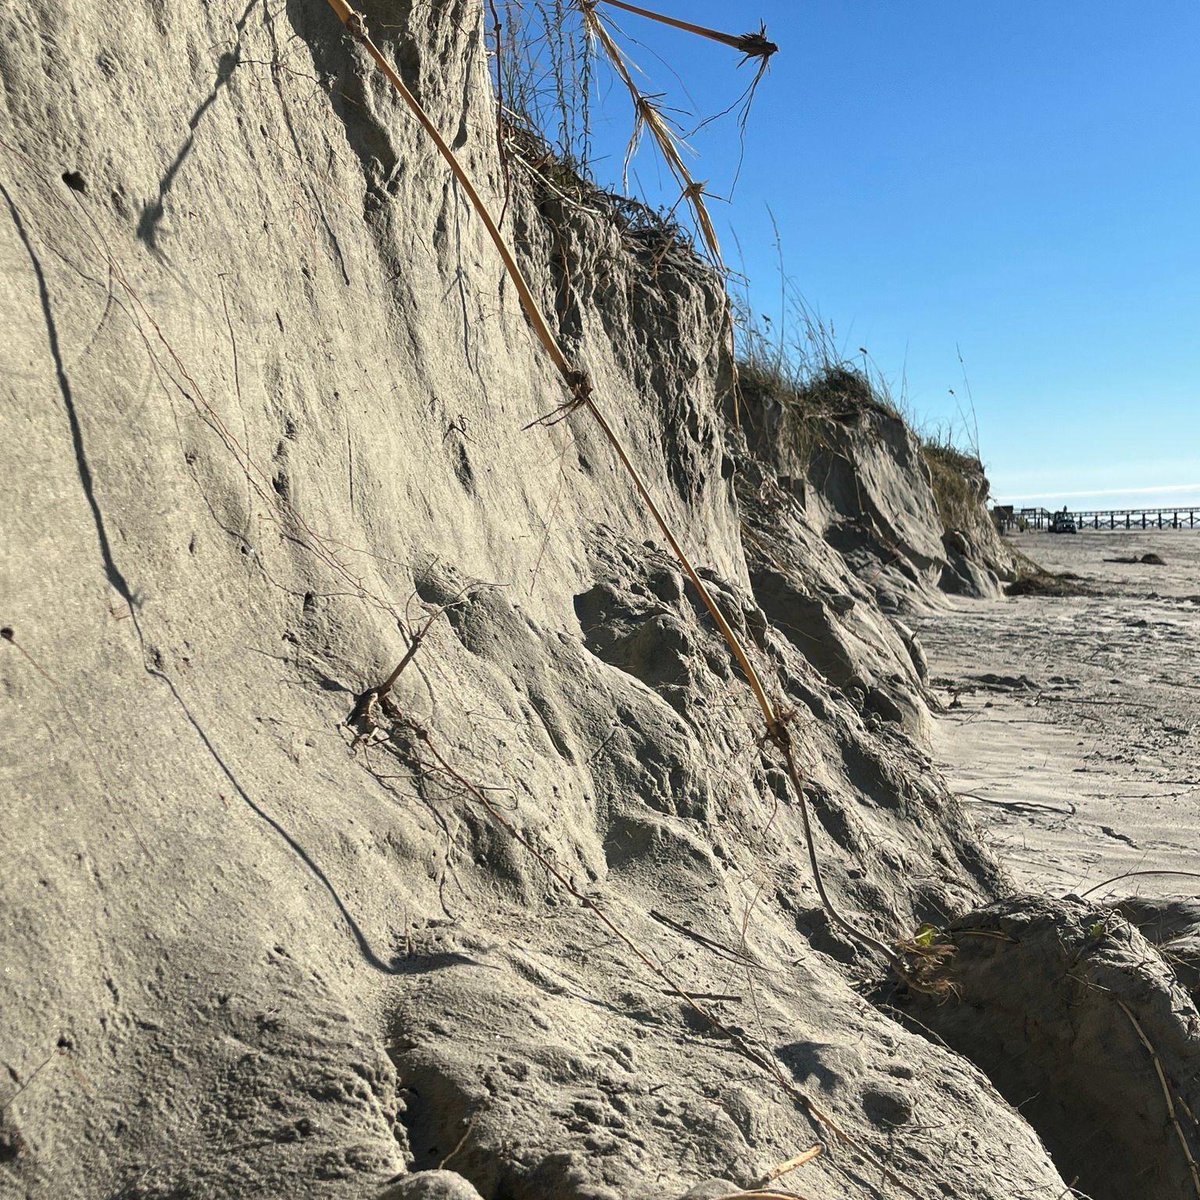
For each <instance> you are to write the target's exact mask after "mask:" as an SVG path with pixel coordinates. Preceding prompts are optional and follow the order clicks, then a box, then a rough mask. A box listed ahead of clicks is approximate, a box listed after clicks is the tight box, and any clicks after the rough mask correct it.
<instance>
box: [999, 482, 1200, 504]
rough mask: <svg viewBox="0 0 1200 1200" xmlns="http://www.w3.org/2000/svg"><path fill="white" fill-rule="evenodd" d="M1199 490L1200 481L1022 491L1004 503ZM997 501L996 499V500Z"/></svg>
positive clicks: (1157, 494)
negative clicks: (1064, 490)
mask: <svg viewBox="0 0 1200 1200" xmlns="http://www.w3.org/2000/svg"><path fill="white" fill-rule="evenodd" d="M1186 492H1200V483H1168V484H1163V485H1161V486H1156V487H1135V488H1094V489H1090V490H1088V491H1073V492H1024V493H1020V494H1018V495H1015V496H1014V495H1006V497H1005V502H1006V503H1015V502H1017V501H1020V500H1077V499H1080V498H1082V497H1089V496H1163V495H1169V494H1171V493H1186ZM996 502H997V503H998V502H999V501H998V500H997V501H996ZM1168 503H1169V502H1168ZM1150 507H1152V508H1163V507H1164V505H1162V504H1154V505H1151V506H1150Z"/></svg>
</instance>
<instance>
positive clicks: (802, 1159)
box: [723, 1142, 825, 1200]
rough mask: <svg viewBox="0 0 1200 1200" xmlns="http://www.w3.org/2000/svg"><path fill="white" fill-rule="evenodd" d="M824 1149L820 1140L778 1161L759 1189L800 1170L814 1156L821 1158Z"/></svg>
mask: <svg viewBox="0 0 1200 1200" xmlns="http://www.w3.org/2000/svg"><path fill="white" fill-rule="evenodd" d="M824 1149H825V1147H824V1146H822V1145H821V1143H820V1142H818V1143H817V1144H816V1145H815V1146H810V1147H809V1148H808V1149H807V1150H805V1151H804V1152H803V1153H801V1154H797V1155H795V1156H793V1157H792V1158H789V1159H786V1160H785V1161H784V1162H781V1163H776V1165H775V1166H773V1167H772V1168H771V1169H770V1170H769V1171H768V1172H767V1173H766V1174H765V1175H764V1176H763V1177H762V1181H761V1182H760V1183H759V1189H762V1188H765V1187H766V1186H767V1184H768V1183H774V1182H775V1180H776V1179H780V1178H782V1177H783V1176H784V1175H790V1174H791V1172H792V1171H796V1170H799V1168H801V1167H805V1166H807V1165H808V1164H809V1163H810V1162H812V1161H813V1159H814V1158H819V1157H820V1156H821V1152H822V1151H823V1150H824ZM742 1194H743V1195H745V1194H746V1193H742ZM751 1194H752V1195H756V1196H762V1195H765V1194H766V1193H764V1192H762V1191H761V1190H756V1191H754V1192H753V1193H751ZM723 1200H728V1197H724V1198H723Z"/></svg>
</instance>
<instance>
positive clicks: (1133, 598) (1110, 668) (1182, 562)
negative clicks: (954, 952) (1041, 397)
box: [920, 530, 1200, 898]
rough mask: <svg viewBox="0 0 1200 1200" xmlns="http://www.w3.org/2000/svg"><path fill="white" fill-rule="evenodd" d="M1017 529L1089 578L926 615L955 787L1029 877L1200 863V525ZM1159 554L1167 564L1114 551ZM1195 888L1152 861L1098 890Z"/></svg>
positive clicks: (1074, 879)
mask: <svg viewBox="0 0 1200 1200" xmlns="http://www.w3.org/2000/svg"><path fill="white" fill-rule="evenodd" d="M1013 542H1014V544H1015V545H1016V547H1017V548H1018V549H1019V550H1021V551H1022V552H1023V553H1024V554H1026V555H1028V556H1029V557H1030V558H1032V559H1034V560H1035V561H1036V562H1038V563H1040V564H1041V565H1042V566H1044V567H1046V568H1047V569H1048V570H1052V571H1056V572H1064V571H1069V572H1073V573H1075V574H1077V575H1079V576H1080V577H1081V582H1082V583H1083V584H1084V585H1085V586H1086V587H1087V588H1088V589H1089V590H1090V591H1091V592H1092V593H1093V594H1090V595H1086V596H1074V597H1068V598H1057V597H1043V596H1030V597H1020V598H1013V599H1006V600H999V601H985V602H980V601H970V600H968V601H957V600H955V601H951V608H950V610H949V611H948V612H944V613H938V614H937V615H933V616H930V617H928V618H926V619H925V620H924V621H923V622H922V623H921V624H920V634H921V637H922V639H923V641H924V642H925V645H926V648H927V651H928V655H929V663H930V675H931V679H932V681H933V682H934V686H935V689H936V691H937V695H938V698H939V699H940V700H941V702H942V704H943V706H944V711H943V712H942V713H941V714H940V716H939V719H938V722H937V732H936V734H935V747H934V753H935V757H936V758H937V760H938V762H939V764H940V765H941V766H942V768H943V770H944V771H945V772H946V774H947V777H948V779H949V780H950V784H951V787H952V788H953V790H954V791H956V792H957V793H959V794H960V795H961V796H962V797H963V798H964V802H965V803H966V805H967V806H968V808H969V810H970V812H971V815H972V817H973V819H974V820H975V821H976V823H977V824H978V825H979V827H980V828H981V829H982V830H983V831H984V832H985V835H986V837H987V839H988V840H989V842H990V843H991V845H992V846H993V848H994V849H995V851H996V853H997V854H998V855H999V857H1000V858H1001V859H1002V861H1003V862H1004V863H1005V865H1006V866H1007V867H1008V868H1009V870H1010V871H1011V872H1012V873H1013V874H1014V875H1015V876H1016V878H1017V879H1018V880H1019V881H1020V882H1022V883H1024V884H1027V885H1028V886H1029V887H1030V888H1036V889H1047V890H1049V891H1051V892H1055V893H1059V894H1063V893H1070V892H1074V893H1076V894H1081V893H1084V892H1086V891H1088V890H1089V889H1091V888H1093V887H1096V885H1098V884H1101V883H1103V882H1104V881H1105V880H1107V879H1109V878H1110V877H1112V876H1116V875H1121V874H1123V873H1125V872H1150V871H1195V872H1200V852H1198V850H1197V847H1198V846H1200V675H1198V672H1197V669H1196V648H1197V644H1198V641H1200V532H1191V531H1165V530H1164V531H1162V532H1158V531H1156V532H1153V533H1140V532H1137V533H1133V532H1130V533H1126V532H1112V533H1103V532H1099V533H1096V532H1083V533H1080V534H1077V535H1075V536H1070V535H1052V534H1044V533H1043V534H1023V535H1019V536H1017V537H1014V538H1013ZM1145 554H1153V555H1157V556H1158V557H1160V558H1161V559H1162V560H1163V561H1162V564H1161V565H1155V564H1153V563H1142V562H1140V561H1139V562H1136V563H1122V562H1115V561H1112V560H1114V559H1118V558H1136V559H1139V560H1140V559H1141V557H1142V556H1143V555H1145ZM1198 893H1200V878H1188V877H1184V876H1178V875H1166V874H1161V875H1160V874H1153V875H1152V874H1140V875H1130V876H1129V877H1128V878H1125V879H1122V880H1120V881H1118V882H1116V883H1113V884H1111V885H1106V886H1104V887H1100V888H1097V890H1096V891H1095V892H1094V893H1093V895H1094V896H1095V897H1096V898H1103V897H1104V896H1106V895H1108V896H1117V895H1129V894H1141V895H1157V896H1188V895H1196V894H1198Z"/></svg>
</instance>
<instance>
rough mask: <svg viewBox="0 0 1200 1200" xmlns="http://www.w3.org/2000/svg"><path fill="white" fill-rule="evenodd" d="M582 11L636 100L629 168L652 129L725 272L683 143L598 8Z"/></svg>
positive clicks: (585, 6)
mask: <svg viewBox="0 0 1200 1200" xmlns="http://www.w3.org/2000/svg"><path fill="white" fill-rule="evenodd" d="M580 11H581V12H582V13H583V20H584V24H585V25H586V26H587V29H588V31H589V32H590V33H591V34H592V36H593V37H594V38H595V39H596V41H597V42H599V43H600V46H601V47H602V48H603V50H604V53H605V54H606V55H607V56H608V60H609V62H610V63H612V67H613V70H614V71H616V73H617V75H618V76H620V79H621V82H622V83H624V85H625V87H626V89H627V90H628V92H629V96H630V99H632V100H633V111H634V114H635V119H636V122H637V123H636V125H635V126H634V131H633V137H632V138H630V141H629V150H628V151H627V153H626V164H628V161H629V159H630V158H632V157H633V152H634V150H635V149H636V148H637V143H638V139H639V138H640V136H641V131H642V130H643V129H648V130H649V131H650V134H651V136H652V137H653V138H654V140H655V142H656V143H657V144H658V148H659V150H660V151H661V152H662V156H663V158H664V159H666V162H667V166H668V167H669V168H670V169H671V174H672V175H674V176H675V179H676V182H678V184H679V186H680V187H681V188H682V189H683V198H684V199H686V200H687V202H688V204H689V205H690V206H691V209H692V213H693V215H694V216H695V218H696V226H697V228H698V229H699V230H700V234H701V236H702V237H703V239H704V244H705V245H706V246H707V247H708V249H709V252H710V253H711V254H712V256H713V259H714V260H715V261H716V264H717V266H718V267H720V268H721V270H722V271H724V262H723V260H722V258H721V246H720V243H719V242H718V241H717V231H716V229H715V228H713V223H712V219H711V218H710V217H709V215H708V208H707V207H706V206H705V203H704V184H702V183H697V182H696V181H695V180H694V179H693V178H692V176H691V173H690V172H689V171H688V169H687V166H686V165H685V163H684V161H683V158H682V156H681V155H680V153H679V141H678V139H677V138H676V137H675V134H674V133H672V132H671V127H670V126H669V125H668V124H667V122H666V120H665V119H664V118H663V115H662V113H660V112H659V111H658V108H657V106H656V105H655V104H654V102H653V101H652V100H651V99H649V97H647V96H643V95H642V93H641V92H640V91H639V90H638V86H637V84H636V83H634V81H633V75H632V74H631V72H630V70H629V64H628V62H627V61H626V59H625V55H624V54H622V53H621V49H620V47H619V46H618V45H617V44H616V42H614V41H613V40H612V37H611V35H610V34H609V32H608V30H607V29H606V28H605V27H604V22H603V21H602V20H600V18H599V16H597V14H596V10H595V6H594V5H593V4H588V3H586V2H585V3H584V4H583V5H582V7H581V10H580Z"/></svg>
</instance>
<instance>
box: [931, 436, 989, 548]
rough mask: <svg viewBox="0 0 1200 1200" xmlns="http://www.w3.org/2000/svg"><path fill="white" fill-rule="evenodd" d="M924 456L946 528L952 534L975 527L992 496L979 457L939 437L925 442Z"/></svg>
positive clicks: (935, 498) (939, 514) (934, 495)
mask: <svg viewBox="0 0 1200 1200" xmlns="http://www.w3.org/2000/svg"><path fill="white" fill-rule="evenodd" d="M921 457H922V458H923V459H924V460H925V465H926V466H927V467H928V468H929V476H930V482H931V483H932V485H933V498H934V500H935V501H936V503H937V510H938V516H939V517H940V518H941V522H942V528H943V529H945V530H947V531H949V530H951V529H962V528H963V527H964V526H966V525H969V524H971V523H972V521H974V520H975V519H976V515H977V514H978V512H979V509H980V507H981V506H982V505H983V503H984V501H986V500H987V497H988V482H987V476H986V475H985V474H984V470H983V463H982V462H980V461H979V457H978V456H977V455H974V454H968V453H966V452H965V451H963V450H960V449H958V448H957V447H956V446H954V445H953V444H952V443H951V442H950V441H948V440H944V439H937V438H933V439H930V438H927V439H925V440H924V441H923V442H922V444H921Z"/></svg>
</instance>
